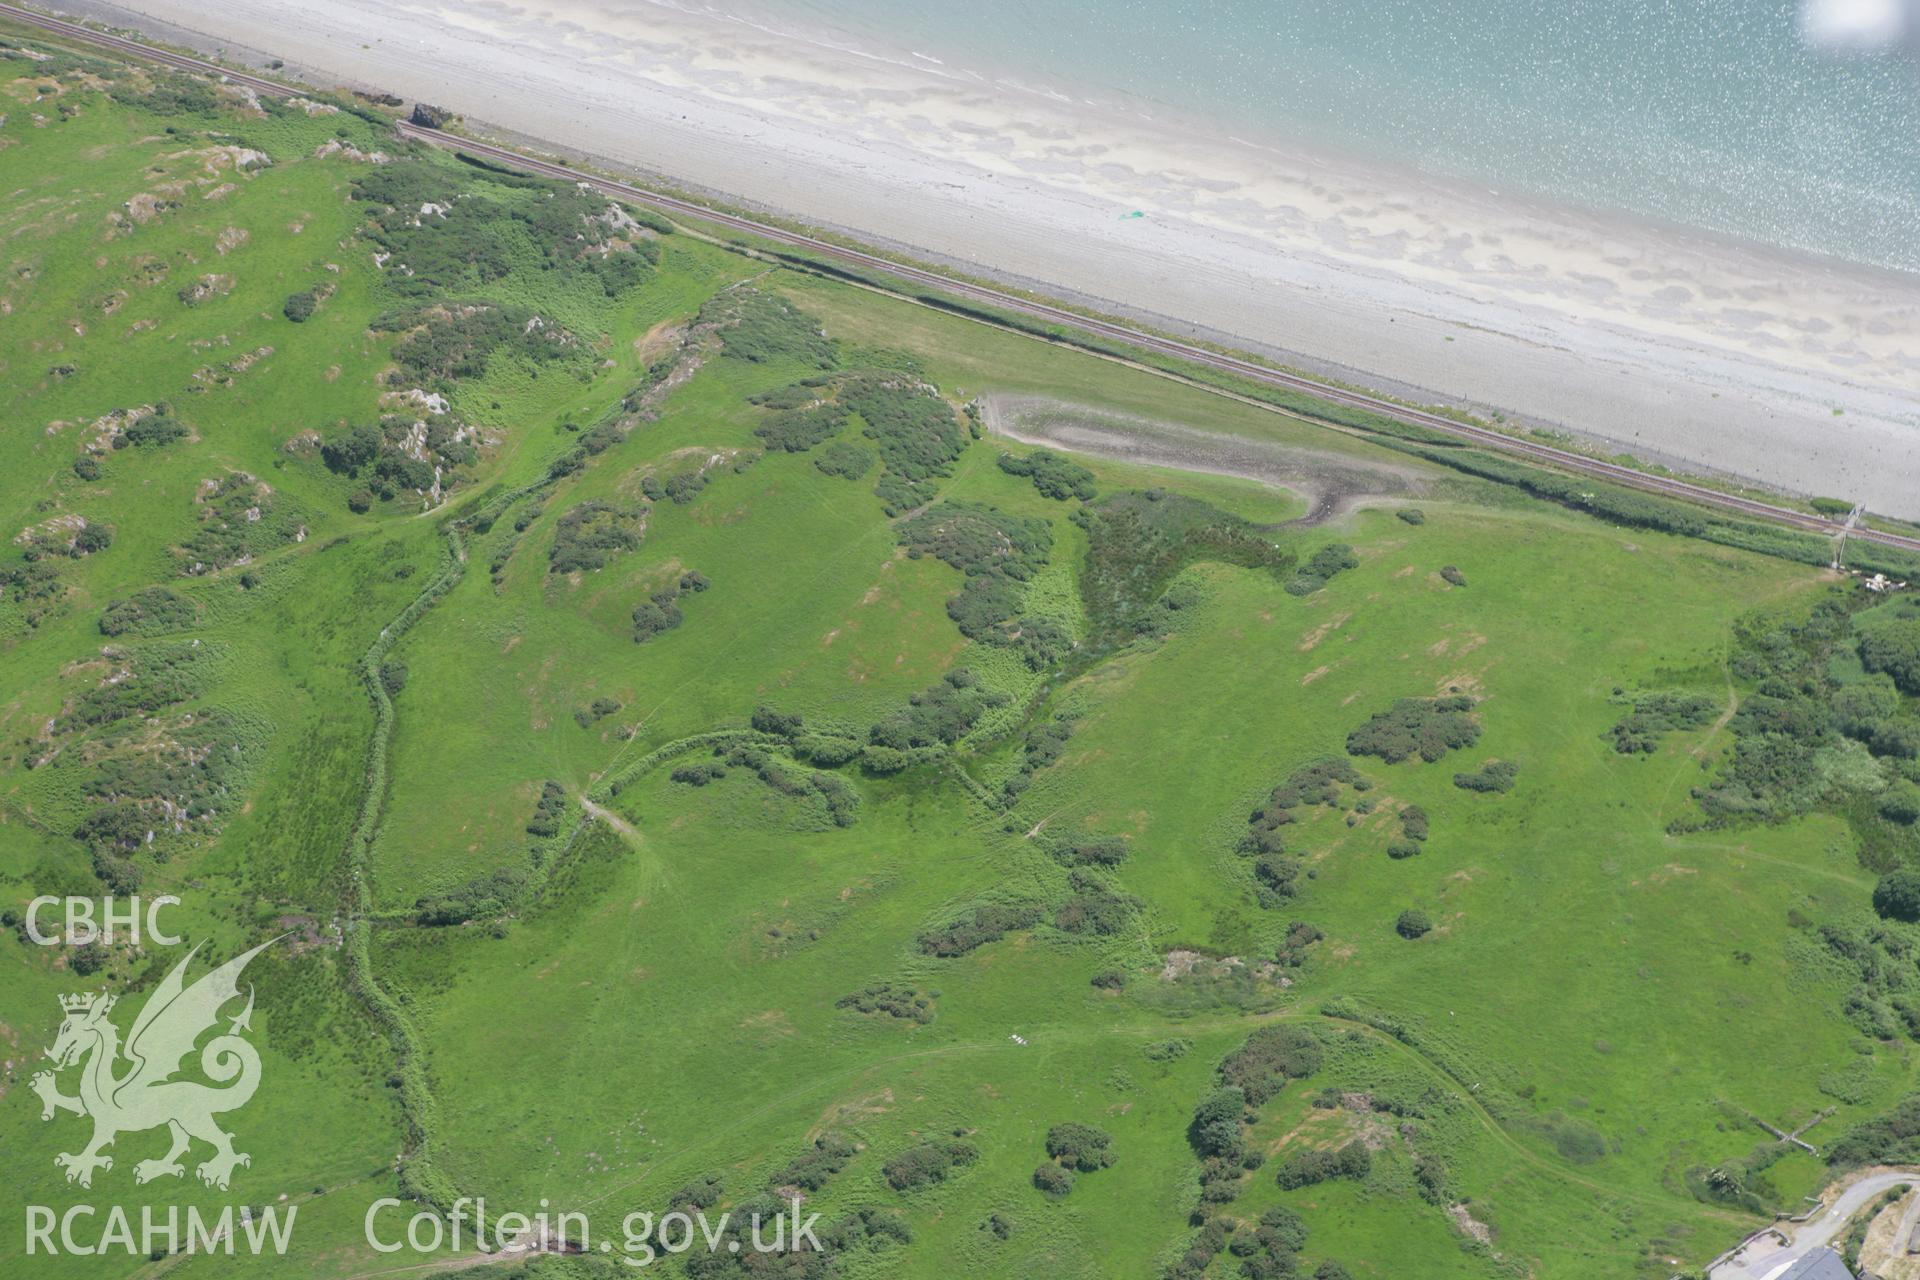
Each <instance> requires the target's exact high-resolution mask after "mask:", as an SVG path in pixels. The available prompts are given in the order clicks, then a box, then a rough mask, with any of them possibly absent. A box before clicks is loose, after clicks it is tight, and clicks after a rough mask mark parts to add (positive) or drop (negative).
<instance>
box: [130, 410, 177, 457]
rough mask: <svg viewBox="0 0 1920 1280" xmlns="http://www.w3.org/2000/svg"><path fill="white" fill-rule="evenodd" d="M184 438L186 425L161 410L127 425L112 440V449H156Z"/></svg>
mask: <svg viewBox="0 0 1920 1280" xmlns="http://www.w3.org/2000/svg"><path fill="white" fill-rule="evenodd" d="M186 436H187V424H186V423H184V422H181V421H179V420H178V419H177V418H175V417H174V416H173V415H172V414H170V413H167V412H166V411H165V410H162V411H160V412H158V413H154V414H150V415H148V416H147V417H144V418H142V419H140V420H139V421H138V422H133V423H129V424H128V425H127V426H126V427H125V428H124V429H122V430H121V432H120V434H119V435H117V436H115V437H114V438H113V447H114V448H116V449H124V448H127V447H128V446H129V445H131V446H133V447H134V448H136V449H158V448H161V447H163V446H165V445H170V444H172V443H173V442H174V441H175V440H184V439H185V438H186Z"/></svg>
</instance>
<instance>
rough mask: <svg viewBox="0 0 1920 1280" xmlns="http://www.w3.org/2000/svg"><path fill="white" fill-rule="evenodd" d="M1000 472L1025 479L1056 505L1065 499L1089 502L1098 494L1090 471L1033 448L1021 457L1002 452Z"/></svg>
mask: <svg viewBox="0 0 1920 1280" xmlns="http://www.w3.org/2000/svg"><path fill="white" fill-rule="evenodd" d="M1000 469H1001V470H1002V471H1004V472H1006V473H1007V474H1008V475H1010V476H1026V477H1027V478H1028V479H1030V480H1032V481H1033V487H1034V488H1036V489H1038V490H1039V491H1040V493H1041V496H1043V497H1048V498H1053V499H1054V500H1056V501H1059V502H1065V501H1066V500H1067V499H1068V498H1078V499H1080V501H1082V502H1092V501H1093V499H1094V497H1095V496H1096V494H1097V492H1098V491H1097V490H1096V489H1095V488H1094V485H1093V472H1091V471H1089V470H1087V469H1086V468H1085V467H1083V466H1081V465H1080V464H1079V463H1077V462H1072V461H1069V460H1068V459H1066V458H1063V457H1061V456H1060V455H1059V454H1057V453H1054V452H1053V451H1051V450H1049V449H1036V450H1034V451H1033V452H1032V453H1030V454H1028V455H1027V456H1026V457H1024V458H1022V457H1018V456H1016V455H1014V454H1011V453H1003V454H1001V455H1000Z"/></svg>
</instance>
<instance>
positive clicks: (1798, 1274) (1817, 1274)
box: [1774, 1249, 1854, 1280]
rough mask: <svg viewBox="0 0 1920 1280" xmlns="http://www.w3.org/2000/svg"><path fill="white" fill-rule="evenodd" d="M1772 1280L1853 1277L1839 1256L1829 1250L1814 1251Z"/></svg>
mask: <svg viewBox="0 0 1920 1280" xmlns="http://www.w3.org/2000/svg"><path fill="white" fill-rule="evenodd" d="M1774 1280H1854V1277H1853V1272H1851V1271H1849V1270H1847V1264H1846V1263H1845V1262H1843V1261H1841V1259H1840V1255H1839V1254H1837V1253H1835V1252H1834V1251H1833V1250H1831V1249H1815V1250H1814V1251H1813V1252H1811V1253H1809V1254H1807V1255H1806V1256H1804V1257H1802V1258H1801V1259H1800V1261H1798V1262H1796V1263H1794V1264H1793V1265H1792V1266H1790V1267H1788V1268H1787V1269H1786V1270H1785V1271H1782V1272H1781V1273H1780V1274H1779V1275H1777V1276H1775V1277H1774Z"/></svg>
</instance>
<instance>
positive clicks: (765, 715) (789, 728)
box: [752, 706, 801, 738]
mask: <svg viewBox="0 0 1920 1280" xmlns="http://www.w3.org/2000/svg"><path fill="white" fill-rule="evenodd" d="M752 724H753V727H754V728H755V729H756V730H758V731H759V732H761V733H771V734H774V735H775V736H777V737H781V738H791V737H793V736H795V735H796V734H798V733H799V732H800V725H801V721H800V717H799V716H797V715H787V714H786V713H784V712H780V711H776V710H774V709H773V708H772V707H768V706H758V707H755V708H754V709H753V719H752Z"/></svg>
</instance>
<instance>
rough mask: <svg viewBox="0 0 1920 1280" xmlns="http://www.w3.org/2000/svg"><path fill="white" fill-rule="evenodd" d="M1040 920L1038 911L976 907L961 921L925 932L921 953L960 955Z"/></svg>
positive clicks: (1028, 908) (920, 944) (1032, 909)
mask: <svg viewBox="0 0 1920 1280" xmlns="http://www.w3.org/2000/svg"><path fill="white" fill-rule="evenodd" d="M1039 920H1040V912H1039V910H1038V909H1037V908H1034V907H1028V906H1022V907H1013V906H1003V905H1001V904H999V903H989V904H986V905H984V906H978V907H975V908H974V909H973V910H972V911H971V912H969V913H968V914H966V915H964V916H962V917H960V918H959V919H958V920H954V921H952V922H950V923H948V924H945V925H942V926H940V927H939V928H937V929H929V930H926V931H925V932H923V933H922V934H921V935H920V937H919V939H918V942H919V946H920V950H921V951H923V952H925V953H926V954H927V955H930V956H941V957H951V956H961V955H965V954H966V953H967V952H969V951H972V950H973V949H974V948H975V947H981V946H985V945H986V944H987V943H989V942H997V941H999V940H1000V939H1001V938H1004V937H1005V936H1006V935H1007V934H1009V933H1012V932H1014V931H1015V930H1017V929H1030V928H1032V927H1033V926H1034V925H1035V924H1036V923H1038V922H1039Z"/></svg>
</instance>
